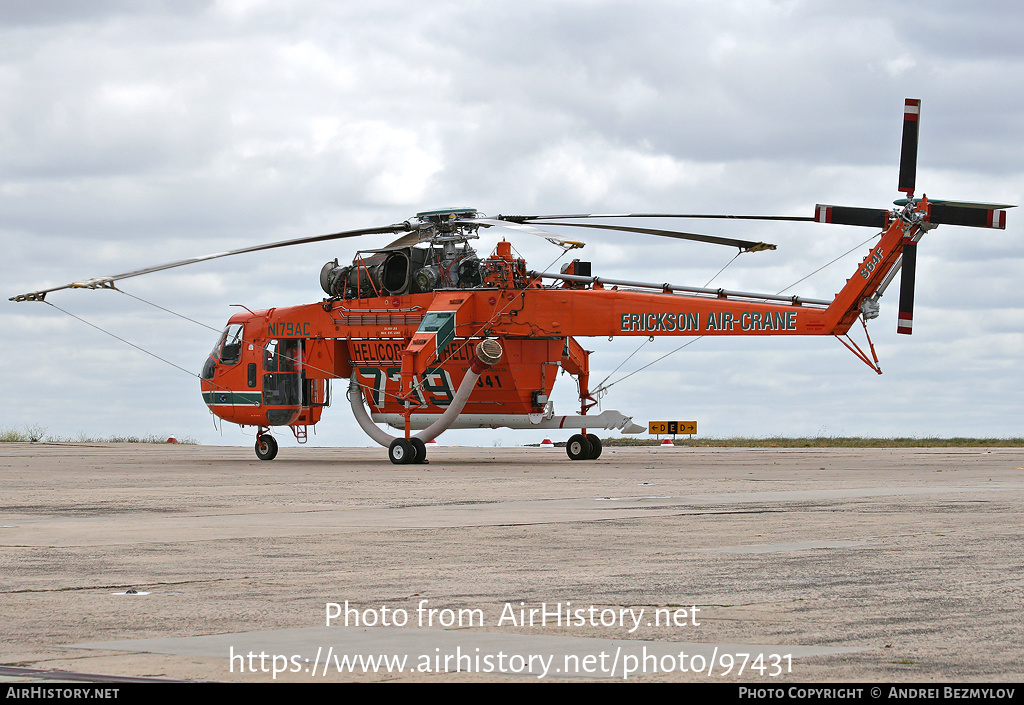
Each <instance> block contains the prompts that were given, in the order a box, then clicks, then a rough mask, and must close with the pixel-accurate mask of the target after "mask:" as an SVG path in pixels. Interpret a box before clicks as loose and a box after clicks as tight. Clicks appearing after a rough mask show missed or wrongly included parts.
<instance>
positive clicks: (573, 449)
mask: <svg viewBox="0 0 1024 705" xmlns="http://www.w3.org/2000/svg"><path fill="white" fill-rule="evenodd" d="M565 452H566V454H568V456H569V458H570V460H586V459H587V458H589V457H590V441H588V440H587V437H586V436H584V435H581V434H579V433H577V434H576V435H575V436H573V437H572V438H570V439H569V442H568V443H566V444H565Z"/></svg>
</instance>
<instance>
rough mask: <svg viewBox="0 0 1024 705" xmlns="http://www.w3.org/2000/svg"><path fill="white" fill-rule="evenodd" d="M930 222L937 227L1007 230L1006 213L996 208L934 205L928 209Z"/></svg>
mask: <svg viewBox="0 0 1024 705" xmlns="http://www.w3.org/2000/svg"><path fill="white" fill-rule="evenodd" d="M928 220H929V221H930V222H932V223H935V224H937V225H966V226H967V227H970V228H997V229H999V230H1005V229H1006V211H1004V210H998V209H995V208H972V207H970V206H961V205H940V204H937V203H933V204H931V206H930V207H929V209H928Z"/></svg>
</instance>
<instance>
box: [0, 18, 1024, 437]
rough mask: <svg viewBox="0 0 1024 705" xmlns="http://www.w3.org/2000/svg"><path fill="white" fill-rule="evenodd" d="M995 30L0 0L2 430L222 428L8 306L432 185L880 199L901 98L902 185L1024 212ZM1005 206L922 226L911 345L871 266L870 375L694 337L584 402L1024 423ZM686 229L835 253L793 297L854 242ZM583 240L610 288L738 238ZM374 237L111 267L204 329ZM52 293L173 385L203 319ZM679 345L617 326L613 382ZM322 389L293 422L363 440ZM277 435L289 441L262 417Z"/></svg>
mask: <svg viewBox="0 0 1024 705" xmlns="http://www.w3.org/2000/svg"><path fill="white" fill-rule="evenodd" d="M1022 36H1024V9H1022V8H1021V6H1020V4H1019V3H1018V2H1012V1H1010V0H1006V1H1005V2H984V1H982V2H972V3H964V2H959V1H954V0H946V1H941V0H939V1H936V0H931V1H929V2H894V1H893V0H887V1H885V2H882V1H878V2H873V1H859V0H851V1H847V2H842V3H838V2H836V3H832V2H829V3H824V2H797V1H794V2H768V1H755V0H745V1H740V0H736V1H733V2H729V1H722V0H716V1H714V2H712V1H710V0H709V1H694V0H673V1H666V2H636V1H635V0H633V1H631V2H599V1H595V0H575V1H569V0H566V1H561V2H559V1H552V0H546V1H544V2H533V1H532V0H516V2H454V1H453V2H408V1H407V0H393V1H387V0H385V1H379V2H374V3H362V2H360V3H355V2H316V1H313V0H310V1H306V2H303V1H298V0H291V1H289V2H287V3H282V2H270V1H265V2H264V1H261V0H224V1H221V2H212V1H210V2H207V1H205V0H189V1H182V0H173V1H172V0H163V1H161V0H149V1H144V0H105V1H104V0H93V1H92V2H88V3H82V2H78V1H77V0H44V1H40V0H32V1H22V0H6V1H5V2H3V3H0V155H2V157H0V238H2V243H3V250H4V252H3V258H2V261H0V272H2V282H3V285H4V289H5V295H4V298H3V305H2V308H0V325H2V331H3V333H2V336H3V343H4V351H5V353H4V359H5V362H6V364H5V368H6V374H5V401H6V403H5V404H4V405H3V408H2V411H0V428H5V429H8V428H19V427H23V426H25V425H38V426H43V427H46V428H47V429H48V432H49V433H50V434H51V435H56V436H63V437H70V438H74V437H76V436H78V435H79V434H86V435H98V436H111V435H131V434H134V435H148V434H156V435H163V434H172V433H173V434H176V435H178V436H190V437H192V438H195V439H198V440H200V441H201V442H203V443H204V444H231V445H248V444H251V443H252V431H251V429H250V430H246V431H245V432H242V431H240V430H239V429H238V427H236V426H229V425H225V426H224V427H223V429H222V430H221V429H218V428H216V427H215V425H214V423H213V420H212V417H211V416H210V414H209V412H208V410H207V408H206V406H205V405H204V404H203V403H202V400H201V397H200V394H199V383H198V381H197V380H196V379H195V378H190V377H189V376H188V375H186V373H185V372H183V371H181V370H178V369H175V367H172V366H171V365H169V364H166V363H164V362H161V361H158V360H156V359H154V358H152V357H149V356H147V355H145V354H143V353H140V352H138V351H137V350H135V349H133V348H130V347H128V346H127V345H125V344H123V343H121V342H118V341H117V340H114V339H112V338H110V337H108V336H106V335H104V334H102V333H100V332H98V331H96V330H95V329H93V328H90V327H89V326H87V325H85V324H84V323H82V322H80V321H78V320H75V319H74V318H71V317H70V316H68V315H66V314H64V313H62V312H60V311H58V310H56V309H54V308H52V307H50V306H47V305H45V304H39V303H17V304H16V303H12V302H8V301H7V300H6V297H7V296H12V295H14V294H18V293H23V292H25V291H30V290H35V289H38V288H42V287H44V286H52V285H60V284H65V283H67V282H69V281H73V280H77V279H81V278H85V277H89V276H97V275H104V274H111V273H116V272H122V271H128V270H132V269H135V268H139V267H142V266H145V265H149V264H157V263H161V262H165V261H170V260H175V259H181V258H185V257H190V256H195V255H201V254H206V253H208V252H215V251H220V250H224V249H230V248H237V247H244V246H247V245H252V244H258V243H263V242H272V241H276V240H281V239H285V238H291V237H299V236H302V235H313V234H319V233H324V232H334V231H337V230H344V229H350V228H363V227H373V226H378V225H384V224H389V223H394V222H399V221H401V220H404V219H406V218H408V217H410V216H411V215H413V214H415V213H416V212H417V211H421V210H427V209H432V208H440V207H448V206H466V207H473V208H477V209H479V210H481V211H483V212H485V213H488V214H490V215H496V214H498V213H506V214H508V213H537V212H555V213H558V212H587V211H597V212H623V211H626V212H629V211H633V212H635V211H661V212H666V211H669V212H673V211H674V212H721V213H755V214H795V215H811V214H812V211H813V206H814V204H815V203H837V204H845V205H857V206H867V207H885V206H887V205H888V204H889V203H890V202H891V201H892V200H893V199H894V198H896V197H898V196H899V195H900V194H899V193H898V192H897V191H896V180H897V167H898V160H899V144H900V131H901V121H902V111H903V100H904V98H907V97H914V98H920V99H921V100H922V101H923V107H922V118H921V138H920V157H919V169H918V180H917V183H918V190H919V192H920V191H923V192H925V193H927V194H928V195H930V196H932V197H942V198H952V199H962V200H977V201H986V202H1002V203H1024V194H1022V172H1024V168H1022V166H1021V165H1022V164H1024V134H1022V126H1024V102H1022V98H1021V96H1024V66H1022V58H1024V49H1022V44H1021V41H1020V38H1021V37H1022ZM1008 222H1009V225H1008V227H1007V229H1006V230H1005V231H998V230H974V229H967V228H956V227H950V226H943V227H940V228H938V229H937V230H935V231H933V232H931V233H929V234H928V235H927V236H926V237H925V238H924V240H923V241H922V243H921V247H920V249H919V259H918V282H917V283H918V287H917V310H916V315H915V321H914V335H913V336H897V335H896V333H895V329H896V299H897V291H896V289H897V287H895V286H894V287H893V288H892V289H891V290H890V292H889V293H888V294H887V295H886V296H885V297H883V299H882V304H883V306H882V313H881V316H880V317H879V318H878V319H876V320H874V321H872V322H871V324H870V331H871V334H872V338H873V340H874V342H875V346H876V348H877V351H878V354H879V356H880V358H881V366H882V369H883V370H884V374H883V375H881V376H879V375H876V374H875V373H874V372H873V371H872V370H870V369H869V368H868V367H867V366H866V365H864V364H863V363H862V362H860V361H858V360H857V359H856V358H855V357H854V356H853V355H852V354H850V353H849V352H847V351H846V350H845V349H844V348H843V347H842V346H841V345H840V344H839V342H838V341H836V340H835V339H833V338H831V337H823V338H794V339H788V340H783V339H781V338H779V339H772V338H757V339H744V338H719V339H702V340H699V341H696V342H695V343H693V344H692V345H690V346H689V347H687V348H686V349H684V350H682V351H680V352H678V353H675V354H673V355H671V356H670V357H668V358H667V359H665V360H664V361H662V362H660V363H658V364H656V365H654V366H652V367H650V368H648V369H646V370H644V371H642V372H640V373H638V374H636V375H633V376H631V377H629V378H628V379H626V380H624V381H622V382H620V383H618V384H614V385H613V386H611V388H610V390H609V393H608V395H607V396H606V397H605V398H604V400H603V408H610V409H618V410H621V411H622V412H624V413H626V414H628V415H633V416H634V418H635V419H636V420H637V421H639V422H640V423H642V424H645V423H646V422H647V421H648V420H659V419H685V420H696V421H698V424H699V430H700V434H701V435H703V436H719V437H722V436H732V435H747V436H773V435H816V434H821V435H872V436H953V435H963V436H982V437H989V436H997V437H1010V436H1021V435H1024V401H1022V399H1024V381H1022V380H1024V374H1022V372H1021V362H1022V357H1024V355H1022V351H1024V292H1022V287H1021V280H1022V277H1024V239H1022V237H1021V234H1022V223H1024V211H1010V212H1009V215H1008ZM687 227H688V229H698V228H699V229H702V230H703V231H705V232H708V233H709V234H719V235H725V236H735V237H744V238H756V239H759V240H766V241H769V242H774V243H777V244H778V245H779V249H778V250H777V251H774V252H766V253H756V254H745V255H743V256H741V257H740V258H738V259H737V260H736V262H734V263H733V264H732V265H730V266H729V267H728V268H727V269H726V270H725V271H724V272H723V273H722V274H721V275H720V276H719V277H718V278H717V279H715V281H714V283H715V284H716V285H717V286H723V287H726V288H737V289H742V290H746V291H763V292H766V293H774V292H776V291H779V290H780V289H783V288H784V287H788V286H790V285H791V284H793V283H794V282H796V281H798V280H800V279H801V278H802V277H804V276H806V275H808V274H810V273H811V272H814V271H815V270H817V269H818V268H819V267H821V266H822V265H824V264H826V263H827V262H829V261H831V260H832V259H834V258H836V257H838V256H839V255H841V254H843V253H844V252H847V251H849V250H853V253H852V254H850V255H848V256H847V257H845V258H844V259H842V260H840V261H839V262H838V263H836V264H834V265H832V266H830V267H828V268H826V269H824V270H823V271H821V272H820V273H818V274H816V275H814V276H813V277H811V278H809V279H807V280H806V281H803V282H801V283H799V284H797V285H796V286H795V287H793V289H791V290H789V293H796V294H800V295H804V296H809V297H814V298H831V297H832V295H833V294H834V293H835V292H836V291H838V290H839V289H840V288H841V286H842V284H843V283H844V282H845V280H846V278H847V277H849V276H851V275H852V274H853V273H854V270H855V268H856V265H857V263H858V261H859V260H860V259H861V258H862V257H863V255H864V254H865V253H866V252H867V249H868V245H862V246H859V247H858V245H860V244H861V243H862V242H863V241H864V240H865V239H867V238H868V237H869V236H870V235H871V233H870V232H869V231H866V230H863V229H859V228H845V227H838V226H826V225H820V224H813V223H811V224H807V223H790V224H764V223H759V224H752V223H736V222H732V223H720V222H707V223H703V222H702V223H699V224H694V223H688V224H687ZM573 235H574V236H577V235H578V233H573ZM510 237H511V238H512V239H514V241H515V245H516V247H517V249H518V250H519V251H520V252H522V253H523V254H524V255H525V256H526V257H527V258H528V261H529V264H530V265H531V267H534V268H538V269H541V268H547V267H548V266H549V265H551V266H552V268H556V267H557V266H558V265H557V263H556V264H552V262H554V260H556V258H557V257H558V256H559V254H560V253H559V251H558V250H557V248H554V247H553V246H551V245H549V244H547V243H545V242H543V241H536V242H528V241H525V240H522V239H521V238H520V237H517V236H510ZM496 239H497V235H496V234H488V235H486V236H485V237H484V238H483V239H482V240H481V242H480V243H479V246H478V249H479V250H480V251H481V252H482V254H487V253H489V252H490V250H491V249H492V248H493V246H494V242H495V241H496ZM586 239H587V241H588V242H589V244H588V246H587V247H586V248H585V249H584V250H583V254H582V255H578V256H582V257H583V258H585V259H589V260H591V261H593V263H594V265H593V268H594V273H595V274H597V275H600V276H608V277H619V278H626V279H631V280H639V281H652V282H665V281H668V282H672V283H678V284H688V285H697V286H701V285H704V284H705V282H707V281H708V280H709V279H710V278H711V277H712V276H713V275H715V273H716V272H717V271H718V270H719V269H721V267H722V266H724V265H725V264H726V263H727V262H728V261H729V260H730V259H731V258H732V257H733V254H734V250H731V249H728V248H717V247H714V246H710V245H703V244H696V243H684V242H675V241H671V242H664V241H660V240H657V239H654V238H650V237H645V236H641V235H637V236H629V237H626V236H622V235H617V236H612V235H605V234H601V233H599V232H597V231H595V234H588V236H587V237H586ZM381 244H382V242H381V241H380V240H377V239H373V238H370V237H365V238H360V239H359V240H357V241H354V242H344V243H328V244H323V245H315V246H308V247H304V248H292V249H291V250H287V251H273V252H270V253H259V254H248V255H241V256H238V257H235V258H230V259H226V260H218V261H216V262H209V263H205V264H200V265H196V266H193V267H191V268H187V269H181V270H173V271H169V272H163V273H159V274H153V275H150V276H147V277H142V278H139V279H133V280H128V281H125V282H124V283H123V285H122V287H121V288H123V289H124V290H125V291H126V292H128V293H130V294H133V295H135V296H138V297H141V298H142V299H145V300H146V301H151V302H154V303H156V304H158V305H160V306H163V307H166V308H169V309H172V310H174V311H176V312H179V313H181V314H183V315H185V316H188V317H189V318H192V319H195V320H196V321H199V322H201V323H203V324H206V325H208V326H210V327H211V328H213V329H216V330H220V329H222V328H223V326H224V323H225V321H226V320H227V318H228V317H229V316H230V315H231V314H232V313H233V312H234V311H237V310H239V309H233V308H231V305H232V304H245V305H246V306H248V307H249V308H252V309H259V308H267V307H271V306H285V305H296V304H301V303H308V302H313V301H319V300H320V299H321V298H322V297H323V293H322V292H321V290H320V287H319V284H318V278H317V277H318V273H319V271H320V268H321V266H322V265H323V263H324V262H326V261H328V260H331V259H333V258H335V257H338V258H340V259H341V260H342V261H345V260H346V259H350V258H351V255H352V253H353V251H354V250H355V249H356V248H360V247H361V248H370V247H375V246H380V245H381ZM49 300H50V301H52V302H53V303H54V304H56V305H58V306H60V307H61V308H63V309H65V310H67V311H70V312H72V313H74V314H75V315H77V316H80V317H82V318H85V319H87V320H89V321H91V322H93V323H95V324H96V325H98V326H100V327H102V328H104V329H107V330H110V331H112V332H114V333H116V334H117V335H119V336H121V337H124V338H126V339H128V340H130V341H131V342H133V343H135V344H137V345H139V346H141V347H143V348H145V349H147V350H150V351H152V352H154V353H156V354H158V355H160V356H161V357H163V358H166V359H167V360H168V361H170V362H172V363H174V364H175V365H180V366H181V367H184V368H186V369H187V370H189V371H190V372H191V373H193V374H194V373H197V372H198V371H199V369H200V367H201V365H202V363H203V360H204V358H205V356H206V354H207V353H208V352H209V349H210V348H211V347H212V345H213V342H214V339H215V338H216V336H217V333H215V332H214V331H213V330H210V329H207V328H203V327H201V326H199V325H197V324H195V323H191V322H188V321H184V320H182V319H180V318H176V317H174V316H171V315H169V314H167V313H165V312H163V311H160V310H158V309H156V308H153V307H151V306H149V305H147V304H145V303H141V302H139V301H137V300H135V299H131V298H129V297H127V296H125V295H122V294H120V293H117V292H109V291H62V292H57V293H54V294H51V295H50V297H49ZM860 335H861V336H862V335H863V334H862V333H860ZM643 340H644V339H642V338H632V339H616V340H615V341H612V342H609V341H607V340H606V339H588V340H585V341H582V342H583V344H584V347H586V348H588V349H591V350H594V351H595V354H594V355H593V356H592V368H593V370H592V372H593V378H592V383H593V384H596V383H597V382H600V381H601V380H602V379H604V378H605V376H606V375H608V374H609V373H610V372H612V370H613V369H615V368H616V367H617V366H618V365H619V364H620V363H621V362H622V361H623V359H624V358H625V357H626V356H628V355H629V354H630V353H631V352H633V351H634V350H635V349H636V347H637V346H638V345H639V344H640V343H642V342H643ZM859 340H862V338H859ZM682 342H685V340H683V339H679V338H663V339H659V340H656V341H655V342H652V343H649V344H646V345H644V346H643V347H642V348H641V349H640V351H639V352H638V353H637V354H636V355H635V356H634V357H633V358H632V359H631V360H630V361H629V362H627V363H626V364H625V365H623V366H622V368H621V369H620V370H619V371H618V372H616V373H615V374H614V375H613V376H612V378H611V379H610V380H609V381H614V380H616V379H617V378H620V377H622V376H623V375H625V374H627V373H629V372H631V371H633V370H635V369H637V368H638V367H640V366H642V365H644V364H646V363H648V362H651V361H653V360H654V359H656V358H657V357H659V356H661V355H664V354H665V353H667V352H669V351H671V350H673V349H674V348H676V347H678V346H679V345H680V344H681V343H682ZM344 386H345V385H344V384H341V385H337V386H336V388H335V389H336V392H337V397H336V398H337V400H338V403H336V404H335V408H332V409H329V410H327V412H326V413H325V415H324V420H323V421H322V422H321V423H320V424H319V425H318V427H317V429H316V433H317V435H316V436H315V437H313V436H311V443H313V444H317V445H337V446H344V445H370V444H371V443H370V441H369V440H368V439H367V438H366V437H365V436H363V435H362V433H361V432H360V431H359V430H358V428H357V427H356V425H355V424H354V422H353V421H352V420H351V418H350V413H349V411H348V409H347V408H346V405H345V403H344V401H343V391H344ZM574 392H575V385H574V384H573V383H572V382H571V380H570V379H569V378H568V377H564V378H560V380H559V383H558V384H556V388H555V397H554V399H555V404H556V410H557V411H558V412H559V413H572V412H573V411H574V408H575V406H576V403H577V402H576V401H575V399H574V398H573V396H574ZM544 435H545V434H543V433H535V432H515V431H509V430H503V431H496V432H491V431H479V432H449V433H448V434H446V435H445V436H444V437H442V438H441V439H440V440H441V441H442V443H445V442H448V443H461V444H477V445H483V446H489V445H492V444H494V443H502V444H504V445H514V444H517V443H529V442H537V441H538V440H539V439H540V438H541V437H543V436H544ZM278 437H279V439H281V440H282V445H283V446H285V448H287V447H288V446H291V445H294V441H293V440H292V439H291V436H290V434H288V433H287V431H286V430H284V433H283V434H282V433H278ZM555 440H564V438H558V437H556V438H555ZM282 452H284V451H282Z"/></svg>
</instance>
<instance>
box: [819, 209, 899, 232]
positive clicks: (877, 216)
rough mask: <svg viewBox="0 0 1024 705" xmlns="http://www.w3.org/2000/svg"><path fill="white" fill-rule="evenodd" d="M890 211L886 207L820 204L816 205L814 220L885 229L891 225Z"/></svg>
mask: <svg viewBox="0 0 1024 705" xmlns="http://www.w3.org/2000/svg"><path fill="white" fill-rule="evenodd" d="M891 217H892V216H891V215H890V213H889V211H887V210H885V209H884V208H853V207H850V206H825V205H822V204H820V203H819V204H818V205H816V206H815V207H814V218H813V220H815V221H817V222H819V223H834V224H835V225H859V226H862V227H865V228H879V229H882V230H884V229H885V228H887V227H889V221H890V219H891Z"/></svg>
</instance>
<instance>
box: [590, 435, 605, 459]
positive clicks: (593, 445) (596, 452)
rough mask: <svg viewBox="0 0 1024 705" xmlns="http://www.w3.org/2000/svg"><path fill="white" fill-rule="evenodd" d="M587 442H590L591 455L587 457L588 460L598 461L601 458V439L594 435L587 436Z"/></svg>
mask: <svg viewBox="0 0 1024 705" xmlns="http://www.w3.org/2000/svg"><path fill="white" fill-rule="evenodd" d="M587 440H588V441H590V455H588V456H587V459H588V460H597V459H598V458H600V457H601V448H602V445H601V439H600V438H598V437H597V436H595V435H594V434H593V433H588V434H587Z"/></svg>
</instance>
